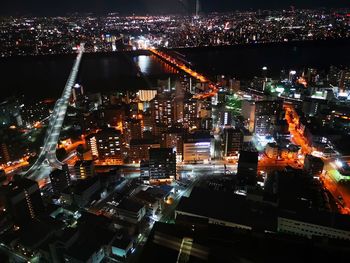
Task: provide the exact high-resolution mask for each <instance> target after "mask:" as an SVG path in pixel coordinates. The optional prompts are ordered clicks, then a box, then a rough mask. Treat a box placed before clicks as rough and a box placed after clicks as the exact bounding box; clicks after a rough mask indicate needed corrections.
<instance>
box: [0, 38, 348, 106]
mask: <svg viewBox="0 0 350 263" xmlns="http://www.w3.org/2000/svg"><path fill="white" fill-rule="evenodd" d="M178 51H179V52H180V53H182V54H183V55H184V56H185V57H184V58H185V59H186V60H188V61H191V62H192V64H193V66H194V67H195V68H196V69H198V70H199V71H202V72H204V73H206V74H209V75H213V74H229V75H232V76H235V77H238V78H250V77H253V76H255V75H257V74H260V72H261V68H262V67H263V66H266V67H268V69H269V73H270V74H271V75H272V76H278V73H279V72H280V70H281V69H286V70H289V69H302V68H304V67H315V68H319V69H328V68H329V66H330V65H338V66H340V65H345V66H350V40H346V41H332V42H316V43H293V44H290V43H288V44H267V45H249V46H233V47H222V48H193V49H181V50H178ZM74 57H75V56H74V55H61V56H38V57H16V58H5V59H0V72H1V73H0V90H1V93H0V98H1V99H3V98H5V97H7V96H10V95H18V94H25V96H26V98H29V99H31V98H34V99H38V98H47V97H57V96H59V94H60V93H61V92H62V90H63V87H64V84H65V82H66V79H67V77H68V75H69V72H70V69H71V67H72V64H73V60H74ZM139 71H141V72H142V74H140V73H139ZM174 73H176V70H174V69H173V68H172V67H170V66H168V65H167V64H165V63H164V62H162V61H161V60H159V59H158V58H156V57H154V56H149V55H145V54H141V53H111V54H85V55H84V57H83V60H82V65H81V70H80V73H79V77H78V82H80V83H81V84H82V85H83V86H84V90H86V91H90V92H98V91H109V90H130V89H139V88H146V87H148V86H149V85H152V84H151V83H154V80H155V79H157V78H160V77H163V78H164V77H166V76H168V75H171V74H174Z"/></svg>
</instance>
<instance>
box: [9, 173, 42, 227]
mask: <svg viewBox="0 0 350 263" xmlns="http://www.w3.org/2000/svg"><path fill="white" fill-rule="evenodd" d="M6 191H7V192H6V197H5V198H6V209H7V211H9V213H10V214H11V216H12V217H13V219H14V221H15V223H17V224H19V225H23V224H27V223H29V222H30V221H32V220H33V219H35V218H37V216H38V215H39V214H40V213H42V212H43V211H44V206H43V201H42V199H41V194H40V189H39V185H38V183H37V182H35V181H32V180H29V179H26V178H19V179H17V178H16V179H15V180H14V181H12V182H10V183H9V184H8V185H7V186H6Z"/></svg>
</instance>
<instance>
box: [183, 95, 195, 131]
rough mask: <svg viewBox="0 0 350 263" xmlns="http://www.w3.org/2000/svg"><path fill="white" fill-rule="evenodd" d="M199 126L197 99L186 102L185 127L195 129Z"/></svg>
mask: <svg viewBox="0 0 350 263" xmlns="http://www.w3.org/2000/svg"><path fill="white" fill-rule="evenodd" d="M197 124H198V101H197V100H195V99H190V100H186V101H185V104H184V112H183V127H185V128H193V127H197ZM197 128H198V127H197Z"/></svg>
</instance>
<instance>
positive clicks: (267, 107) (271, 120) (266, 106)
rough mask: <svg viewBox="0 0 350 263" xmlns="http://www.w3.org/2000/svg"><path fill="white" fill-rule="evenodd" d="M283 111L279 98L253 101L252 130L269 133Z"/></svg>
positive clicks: (257, 132) (262, 133)
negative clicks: (253, 116) (253, 118)
mask: <svg viewBox="0 0 350 263" xmlns="http://www.w3.org/2000/svg"><path fill="white" fill-rule="evenodd" d="M282 113H283V103H282V101H280V100H265V101H256V102H255V122H254V131H255V133H256V134H258V135H270V134H271V133H272V132H273V129H274V126H275V125H276V123H277V120H279V119H280V118H281V114H282Z"/></svg>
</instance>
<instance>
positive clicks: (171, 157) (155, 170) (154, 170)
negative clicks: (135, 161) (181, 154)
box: [141, 148, 176, 183]
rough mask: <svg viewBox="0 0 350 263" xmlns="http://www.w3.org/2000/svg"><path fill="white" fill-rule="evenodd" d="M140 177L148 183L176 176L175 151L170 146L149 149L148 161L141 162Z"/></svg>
mask: <svg viewBox="0 0 350 263" xmlns="http://www.w3.org/2000/svg"><path fill="white" fill-rule="evenodd" d="M141 167H142V169H141V179H142V180H143V181H148V182H150V183H163V182H170V181H172V180H174V179H175V178H176V153H175V152H174V151H173V149H172V148H158V149H149V161H145V162H141Z"/></svg>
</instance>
